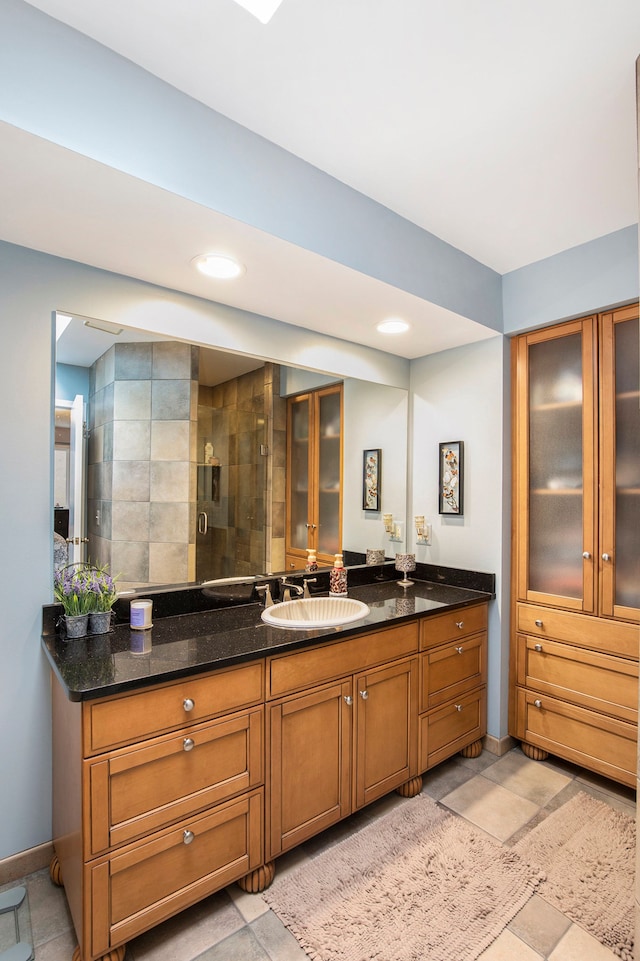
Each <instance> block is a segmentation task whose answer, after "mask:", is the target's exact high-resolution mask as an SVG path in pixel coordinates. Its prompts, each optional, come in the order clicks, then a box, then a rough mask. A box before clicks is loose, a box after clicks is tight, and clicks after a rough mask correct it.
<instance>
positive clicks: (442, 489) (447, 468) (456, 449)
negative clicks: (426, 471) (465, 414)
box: [438, 440, 464, 516]
mask: <svg viewBox="0 0 640 961" xmlns="http://www.w3.org/2000/svg"><path fill="white" fill-rule="evenodd" d="M438 465H439V471H438V510H439V512H440V514H451V515H457V516H460V515H461V514H463V513H464V442H463V441H461V440H453V441H446V442H445V443H442V444H439V445H438Z"/></svg>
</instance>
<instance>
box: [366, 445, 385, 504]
mask: <svg viewBox="0 0 640 961" xmlns="http://www.w3.org/2000/svg"><path fill="white" fill-rule="evenodd" d="M381 487H382V449H381V448H380V447H373V448H370V449H369V450H365V451H363V455H362V509H363V510H364V511H379V510H380V504H381V503H382V501H381V494H382V491H381Z"/></svg>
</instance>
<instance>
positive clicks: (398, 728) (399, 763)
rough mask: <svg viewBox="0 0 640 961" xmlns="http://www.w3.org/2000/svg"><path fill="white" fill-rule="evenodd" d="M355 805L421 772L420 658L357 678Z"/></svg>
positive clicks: (363, 803) (387, 790)
mask: <svg viewBox="0 0 640 961" xmlns="http://www.w3.org/2000/svg"><path fill="white" fill-rule="evenodd" d="M354 693H355V698H354V700H355V707H356V748H355V763H356V767H355V806H356V807H362V806H363V805H365V804H369V803H370V802H371V801H374V800H375V799H376V798H379V797H382V795H384V794H388V793H389V791H392V790H393V789H394V788H396V787H398V786H399V785H400V784H403V783H404V782H405V781H408V780H409V778H412V777H414V776H415V775H416V774H417V773H418V770H417V768H418V732H417V717H418V661H417V659H416V658H412V659H411V660H409V661H403V662H400V663H399V664H393V665H392V666H390V667H383V668H378V669H377V670H374V671H369V672H368V673H366V674H361V675H359V676H358V677H357V678H356V687H355V692H354Z"/></svg>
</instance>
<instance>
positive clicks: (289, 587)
mask: <svg viewBox="0 0 640 961" xmlns="http://www.w3.org/2000/svg"><path fill="white" fill-rule="evenodd" d="M282 586H283V588H284V594H283V596H282V600H283V601H290V600H291V591H295V592H296V594H297V595H298V597H302V594H303V593H304V590H303V588H302V587H300V585H299V584H289V583H288V582H287V578H286V577H283V578H282Z"/></svg>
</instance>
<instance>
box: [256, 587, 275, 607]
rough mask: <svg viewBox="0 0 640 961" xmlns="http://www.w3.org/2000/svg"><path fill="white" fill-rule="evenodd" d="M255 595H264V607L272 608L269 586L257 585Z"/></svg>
mask: <svg viewBox="0 0 640 961" xmlns="http://www.w3.org/2000/svg"><path fill="white" fill-rule="evenodd" d="M256 594H264V606H265V607H273V598H272V596H271V584H259V585H258V586H257V587H256Z"/></svg>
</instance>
